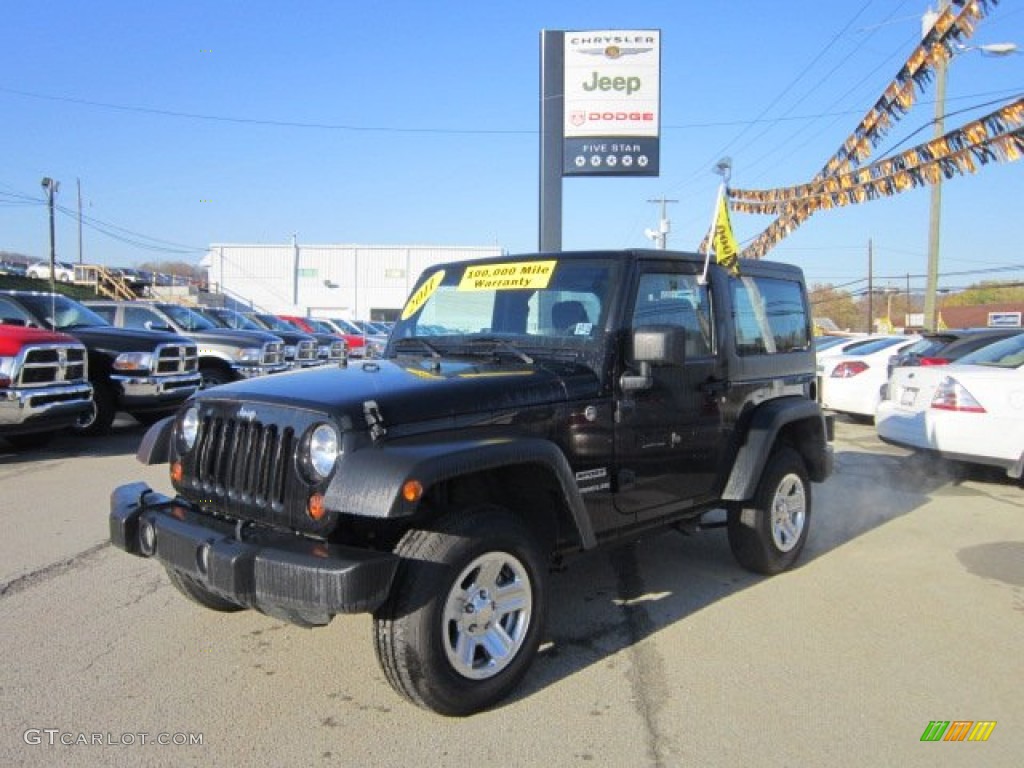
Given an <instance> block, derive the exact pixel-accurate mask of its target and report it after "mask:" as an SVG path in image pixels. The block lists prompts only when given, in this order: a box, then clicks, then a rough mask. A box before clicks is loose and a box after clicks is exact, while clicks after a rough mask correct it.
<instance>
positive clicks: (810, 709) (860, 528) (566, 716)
mask: <svg viewBox="0 0 1024 768" xmlns="http://www.w3.org/2000/svg"><path fill="white" fill-rule="evenodd" d="M141 435H142V428H141V427H138V426H136V425H135V424H134V423H133V422H131V421H130V420H129V419H127V418H125V419H124V421H118V422H117V424H116V426H115V432H114V435H112V436H111V437H110V438H108V439H104V440H102V441H96V440H94V441H85V440H80V439H75V438H72V437H66V438H60V439H58V440H57V441H55V442H54V443H53V444H52V445H51V446H50V447H49V448H47V449H45V450H40V451H35V452H27V453H21V454H16V453H11V452H7V451H6V448H5V447H3V446H0V483H2V485H0V487H2V489H3V490H2V495H0V522H2V523H3V526H4V532H5V535H4V536H3V537H2V539H0V555H2V556H0V623H2V627H3V629H2V636H3V640H4V643H3V652H4V663H3V666H2V671H0V707H2V711H3V712H4V713H5V717H4V718H3V727H2V734H0V763H2V764H4V765H53V764H61V765H90V766H91V765H98V764H105V765H140V764H141V765H200V764H202V765H210V764H213V765H218V764H232V765H246V764H252V765H345V766H413V765H418V766H430V765H460V766H474V765H502V766H520V765H521V766H530V765H547V766H570V765H608V766H626V765H630V766H632V765H644V766H682V765H700V766H735V765H749V766H755V765H756V766H767V765H850V766H864V765H896V764H899V765H904V766H914V765H922V766H924V765H928V766H932V765H988V766H1000V765H1005V766H1011V765H1013V766H1016V765H1019V764H1020V755H1021V754H1024V696H1022V695H1021V689H1020V685H1021V681H1022V680H1024V653H1022V650H1024V645H1022V642H1021V638H1022V637H1024V488H1022V487H1021V485H1020V484H1019V483H1015V482H1013V481H1011V480H1008V479H1006V478H1005V477H1003V476H1001V474H1000V473H998V472H989V471H984V470H965V469H963V468H962V467H956V466H950V465H948V464H944V463H937V462H934V461H930V460H927V459H924V458H922V457H916V456H910V455H908V454H907V452H905V451H902V450H899V449H896V448H891V447H887V446H884V445H882V444H881V443H880V442H879V441H878V440H877V438H876V437H875V433H874V428H873V427H871V426H864V425H858V424H854V423H849V422H846V421H840V423H838V424H837V434H836V443H835V450H836V473H835V475H834V476H833V477H832V478H831V479H829V481H828V482H827V483H826V484H824V485H820V486H815V487H814V492H815V494H816V497H815V508H814V519H813V520H812V523H811V534H810V539H809V542H808V546H807V549H806V550H805V552H804V555H803V557H802V559H801V562H800V564H799V566H798V567H797V568H796V569H795V570H793V571H791V572H788V573H785V574H782V575H780V576H777V577H775V578H771V579H765V578H761V577H756V576H753V575H750V574H748V573H747V572H745V571H743V570H741V569H740V568H739V566H737V565H736V564H735V563H734V561H733V559H732V556H731V555H730V552H729V546H728V543H727V541H726V537H725V533H724V531H721V530H714V531H709V532H708V533H706V534H703V535H698V536H691V537H685V536H683V535H680V534H678V533H674V532H672V533H665V534H660V535H657V536H653V537H651V538H649V539H646V540H644V541H642V542H638V543H636V544H632V545H629V546H625V547H619V548H616V549H612V550H606V551H601V552H598V553H595V554H589V555H586V556H583V557H580V558H578V559H576V560H573V561H570V563H569V568H568V570H567V571H565V572H564V573H559V574H556V575H555V576H554V578H553V579H552V588H553V594H552V598H551V612H550V617H549V640H548V642H547V643H546V644H545V645H544V646H543V648H542V653H541V654H540V656H539V658H538V659H537V661H536V662H535V664H534V666H533V667H532V669H531V671H530V673H529V674H528V676H527V678H526V681H525V684H524V685H523V686H521V688H520V689H519V690H518V691H517V693H516V694H515V695H514V696H513V697H512V698H511V699H510V700H508V701H506V702H505V703H504V704H502V705H500V706H498V707H497V708H495V709H494V710H491V711H489V712H486V713H484V714H482V715H478V716H475V717H472V718H468V719H465V720H454V719H445V718H442V717H439V716H436V715H433V714H430V713H428V712H425V711H421V710H419V709H416V708H414V707H412V706H411V705H409V704H407V703H405V702H403V701H402V700H399V699H398V698H397V697H396V696H395V694H394V693H393V692H392V690H391V689H390V687H388V685H387V684H386V683H385V682H384V680H383V678H382V675H381V673H380V671H379V670H378V667H377V664H376V661H375V660H374V658H373V651H372V644H371V642H370V627H371V624H370V620H369V618H368V617H366V616H350V617H342V618H340V619H337V620H335V621H334V622H333V623H332V624H331V625H330V626H328V627H327V628H323V629H318V630H305V629H300V628H297V627H294V626H291V625H287V624H284V623H282V622H280V621H277V620H275V619H270V618H267V617H265V616H262V615H259V614H255V613H252V612H246V613H241V614H231V615H222V614H214V613H212V612H208V611H203V610H201V609H199V608H198V607H196V606H194V605H192V604H191V603H189V602H187V601H186V600H184V599H183V598H182V597H181V596H180V595H179V594H178V593H177V592H176V591H175V590H174V589H173V588H172V587H171V585H170V584H169V583H168V581H167V579H166V577H165V576H164V574H163V572H162V570H161V569H160V568H159V567H158V566H157V565H156V564H155V563H154V562H151V561H144V560H140V559H136V558H132V557H128V556H126V555H125V554H124V553H121V552H118V551H116V550H114V549H113V548H111V547H110V546H109V545H107V544H106V540H107V499H108V496H109V493H110V490H111V489H112V488H113V487H114V486H115V485H116V484H118V483H122V482H126V481H129V480H145V481H147V482H149V483H150V484H152V485H153V486H154V487H156V488H158V489H164V490H166V489H168V488H169V482H168V481H167V479H166V467H163V466H157V467H143V466H142V465H140V464H138V463H137V462H136V461H135V460H134V456H133V454H134V450H135V447H136V445H137V443H138V441H139V439H140V437H141ZM935 720H941V721H957V720H959V721H982V720H984V721H995V722H996V726H995V728H994V730H992V732H991V736H990V737H989V739H988V740H987V741H985V742H935V743H925V742H922V741H921V736H922V734H923V732H924V731H925V730H926V728H927V726H928V725H929V723H930V722H931V721H935ZM160 742H167V743H160Z"/></svg>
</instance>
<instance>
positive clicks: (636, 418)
mask: <svg viewBox="0 0 1024 768" xmlns="http://www.w3.org/2000/svg"><path fill="white" fill-rule="evenodd" d="M697 277H698V276H697V274H696V272H695V268H694V266H693V265H678V264H673V263H671V262H653V263H650V264H645V265H644V266H643V267H642V268H641V270H640V271H639V274H638V276H637V279H636V284H635V289H634V291H633V308H632V312H631V317H632V327H633V328H636V327H640V326H650V325H670V326H676V327H680V328H683V329H684V332H685V359H684V361H683V362H682V364H681V365H665V366H652V368H651V376H652V386H651V387H650V388H648V389H644V390H640V391H636V392H629V393H621V395H620V401H619V405H618V419H617V424H616V427H615V451H616V464H617V475H616V476H617V483H616V488H617V493H616V497H615V499H616V501H615V503H616V507H617V508H618V509H619V511H620V512H623V513H628V514H635V515H636V518H637V520H638V521H643V520H645V519H650V518H654V517H658V516H660V515H663V514H667V513H670V512H672V511H673V510H675V509H678V508H680V507H688V506H691V505H692V504H693V503H695V502H696V501H698V500H701V499H704V498H706V497H709V496H710V495H711V494H712V493H713V492H714V491H715V490H716V488H715V484H716V480H717V472H718V463H719V459H720V456H721V454H722V449H723V444H724V430H723V426H722V419H721V414H720V412H719V407H718V398H717V389H716V385H717V384H718V383H720V382H721V381H722V380H723V378H724V377H723V375H722V370H721V364H720V363H719V358H718V356H717V355H716V341H717V340H716V339H715V336H714V323H713V322H712V317H713V314H712V307H711V296H710V292H709V290H708V286H707V285H700V284H699V282H698V279H697Z"/></svg>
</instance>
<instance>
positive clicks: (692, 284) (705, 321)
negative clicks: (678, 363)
mask: <svg viewBox="0 0 1024 768" xmlns="http://www.w3.org/2000/svg"><path fill="white" fill-rule="evenodd" d="M643 325H675V326H678V327H680V328H685V329H686V356H687V357H700V356H702V355H709V354H711V352H712V350H713V349H714V345H713V339H712V330H711V329H712V323H711V311H710V305H709V303H708V290H707V286H704V285H698V283H697V277H696V275H681V274H675V273H664V272H648V273H646V274H644V275H641V276H640V285H639V287H638V288H637V293H636V303H635V304H634V305H633V327H634V328H636V327H638V326H643Z"/></svg>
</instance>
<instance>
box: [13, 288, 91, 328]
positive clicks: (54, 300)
mask: <svg viewBox="0 0 1024 768" xmlns="http://www.w3.org/2000/svg"><path fill="white" fill-rule="evenodd" d="M18 298H19V299H20V300H21V301H23V302H24V303H25V305H26V306H27V307H28V308H29V309H31V310H32V313H33V314H34V315H36V317H39V318H42V319H45V320H46V324H47V325H49V326H50V327H51V328H55V329H57V330H65V329H70V328H88V327H89V326H93V325H104V326H106V325H110V323H108V322H107V321H106V320H104V319H103V318H102V317H100V316H99V315H97V314H96V313H95V312H93V311H92V310H91V309H89V308H88V307H86V306H83V305H82V304H79V303H78V302H77V301H72V300H71V299H69V298H68V297H67V296H53V297H51V296H48V295H46V294H40V293H37V294H32V295H31V296H29V295H22V296H19V297H18ZM51 311H52V314H51Z"/></svg>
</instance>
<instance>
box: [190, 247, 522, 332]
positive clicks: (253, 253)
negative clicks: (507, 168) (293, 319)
mask: <svg viewBox="0 0 1024 768" xmlns="http://www.w3.org/2000/svg"><path fill="white" fill-rule="evenodd" d="M503 253H504V250H503V249H502V248H500V247H499V246H484V247H474V246H429V245H302V244H299V243H296V242H293V243H289V244H281V245H247V244H240V243H223V244H221V243H214V244H213V245H211V246H210V249H209V251H208V253H207V255H206V257H205V258H204V260H203V266H205V267H206V268H207V270H208V273H209V281H210V285H211V287H214V289H215V290H220V291H221V292H223V293H224V294H225V295H226V296H227V297H229V298H231V299H234V300H236V301H238V302H241V303H243V304H246V305H247V306H250V307H253V308H255V309H256V310H258V311H264V312H273V313H274V314H281V315H302V316H306V315H310V316H313V317H317V316H319V317H343V318H346V319H350V320H394V319H397V318H398V315H399V313H400V312H401V309H402V307H403V306H404V304H405V299H406V297H407V296H408V295H409V292H410V291H411V289H412V287H413V286H414V285H415V284H416V279H417V278H418V277H419V275H420V273H422V272H423V270H424V269H426V268H427V267H429V266H431V265H433V264H439V263H442V262H448V261H464V260H466V259H475V258H480V257H488V256H501V255H503Z"/></svg>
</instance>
